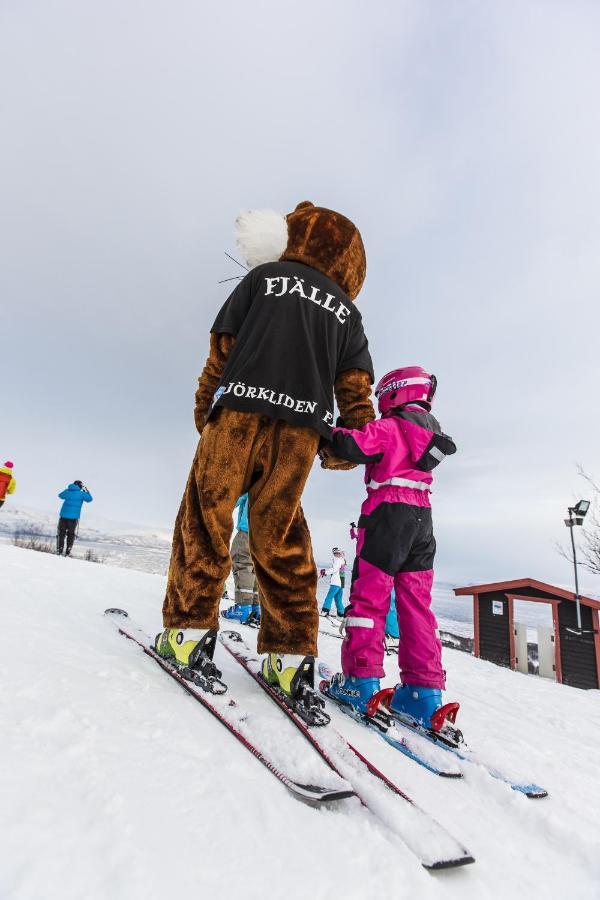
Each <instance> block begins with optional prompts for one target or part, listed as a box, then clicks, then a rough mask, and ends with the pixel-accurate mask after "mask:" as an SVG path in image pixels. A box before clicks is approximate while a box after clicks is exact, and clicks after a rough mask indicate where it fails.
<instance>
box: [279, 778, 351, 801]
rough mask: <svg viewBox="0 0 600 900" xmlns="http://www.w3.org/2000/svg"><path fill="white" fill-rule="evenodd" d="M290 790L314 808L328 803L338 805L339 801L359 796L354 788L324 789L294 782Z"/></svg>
mask: <svg viewBox="0 0 600 900" xmlns="http://www.w3.org/2000/svg"><path fill="white" fill-rule="evenodd" d="M290 790H291V791H292V793H294V794H295V795H296V796H297V797H299V798H300V799H302V800H304V801H305V802H307V803H310V804H311V805H314V806H324V805H326V804H327V803H337V802H338V801H339V800H350V799H352V798H353V797H356V796H357V794H356V793H355V792H354V791H353V790H352V788H350V787H348V788H323V787H318V786H316V785H313V784H300V783H299V782H297V781H293V782H291V784H290Z"/></svg>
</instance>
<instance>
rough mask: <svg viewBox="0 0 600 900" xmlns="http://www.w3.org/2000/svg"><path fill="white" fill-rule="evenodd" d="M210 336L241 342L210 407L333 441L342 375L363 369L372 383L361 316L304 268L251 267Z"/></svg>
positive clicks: (279, 265)
mask: <svg viewBox="0 0 600 900" xmlns="http://www.w3.org/2000/svg"><path fill="white" fill-rule="evenodd" d="M211 331H212V332H214V333H215V334H232V335H234V336H235V338H236V340H235V344H234V345H233V348H232V351H231V355H230V357H229V359H228V361H227V365H226V367H225V371H224V372H223V377H222V378H221V381H220V382H219V386H218V387H217V390H216V391H215V396H214V398H213V408H214V407H215V406H226V407H228V408H230V409H237V410H241V411H242V412H254V413H260V414H261V415H267V416H270V417H271V418H272V419H284V420H285V421H286V422H289V423H290V424H292V425H299V426H304V427H307V428H313V429H314V430H315V431H317V432H319V434H321V435H323V437H325V438H331V428H332V425H333V422H334V412H333V384H334V382H335V379H336V378H337V376H338V375H339V374H340V373H341V372H345V371H347V370H348V369H362V370H364V371H365V372H368V373H369V375H370V377H371V382H373V380H374V375H373V363H372V361H371V355H370V353H369V345H368V341H367V339H366V337H365V333H364V331H363V326H362V318H361V315H360V313H359V311H358V310H357V309H356V307H355V306H354V304H353V303H352V301H350V300H349V299H348V298H347V296H346V295H345V294H344V292H343V291H342V290H341V289H340V288H339V287H338V286H337V285H336V284H335V283H334V282H333V281H332V280H331V279H330V278H327V276H325V275H322V274H321V272H318V271H317V270H316V269H313V268H311V267H309V266H305V265H303V264H302V263H298V262H274V263H265V264H264V265H262V266H257V267H256V268H255V269H252V271H251V272H249V273H248V274H247V275H246V276H245V278H244V280H243V281H241V282H240V284H239V285H238V286H237V287H236V289H235V290H234V292H233V293H232V294H231V296H230V297H229V298H228V299H227V300H226V302H225V303H224V305H223V307H222V308H221V311H220V312H219V314H218V316H217V318H216V319H215V323H214V325H213V327H212V329H211Z"/></svg>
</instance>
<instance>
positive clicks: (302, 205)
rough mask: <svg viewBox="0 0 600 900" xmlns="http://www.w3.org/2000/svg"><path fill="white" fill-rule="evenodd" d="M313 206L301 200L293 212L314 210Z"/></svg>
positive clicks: (307, 201) (308, 201)
mask: <svg viewBox="0 0 600 900" xmlns="http://www.w3.org/2000/svg"><path fill="white" fill-rule="evenodd" d="M314 206H315V204H314V203H311V202H310V200H303V201H302V203H299V204H298V206H297V207H296V209H295V210H294V212H298V210H299V209H314Z"/></svg>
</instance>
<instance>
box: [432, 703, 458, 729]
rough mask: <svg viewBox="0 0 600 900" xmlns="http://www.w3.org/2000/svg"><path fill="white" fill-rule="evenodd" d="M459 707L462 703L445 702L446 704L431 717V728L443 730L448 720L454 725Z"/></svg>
mask: <svg viewBox="0 0 600 900" xmlns="http://www.w3.org/2000/svg"><path fill="white" fill-rule="evenodd" d="M459 709H460V703H445V704H444V706H440V708H439V709H436V711H435V712H434V714H433V715H432V717H431V730H432V731H441V730H442V728H443V727H444V725H445V724H446V721H448V722H450V723H451V724H452V725H454V723H455V722H456V714H457V712H458V710H459Z"/></svg>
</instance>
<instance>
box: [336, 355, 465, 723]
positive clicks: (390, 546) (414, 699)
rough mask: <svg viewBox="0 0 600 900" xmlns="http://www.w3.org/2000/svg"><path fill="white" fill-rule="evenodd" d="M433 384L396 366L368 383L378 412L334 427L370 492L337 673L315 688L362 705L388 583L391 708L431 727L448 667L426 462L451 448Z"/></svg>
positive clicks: (374, 674)
mask: <svg viewBox="0 0 600 900" xmlns="http://www.w3.org/2000/svg"><path fill="white" fill-rule="evenodd" d="M436 384H437V382H436V379H435V376H433V375H429V374H428V373H427V372H425V371H424V370H423V369H422V368H421V367H420V366H410V367H406V368H402V369H396V370H395V371H393V372H390V373H388V374H387V375H385V376H384V377H383V378H382V379H381V381H380V382H379V384H378V385H377V388H376V389H375V396H376V397H377V400H378V405H379V412H380V414H381V418H380V419H376V420H375V421H374V422H369V423H368V424H367V425H365V426H363V427H362V428H360V429H347V428H336V429H334V432H333V450H334V453H335V454H336V455H337V456H339V457H341V458H343V459H347V460H349V461H351V462H355V463H364V464H365V465H366V472H365V483H366V486H367V499H366V500H365V501H364V503H363V505H362V509H361V516H360V519H359V522H358V542H357V555H356V560H355V563H354V571H353V580H352V588H351V592H350V604H349V606H348V608H347V610H346V619H345V629H346V637H345V639H344V643H343V645H342V670H343V672H342V673H341V674H337V675H335V676H334V677H333V678H332V679H331V681H329V682H323V683H322V685H321V687H322V690H323V691H324V692H325V693H326V694H328V695H329V696H331V697H332V698H333V699H335V700H337V701H338V702H341V703H344V704H348V705H350V706H352V707H354V709H355V710H356V711H357V712H359V713H365V712H366V710H367V703H368V701H369V700H370V699H371V698H372V697H373V695H374V694H376V693H378V692H379V689H380V684H379V679H380V678H382V677H383V676H384V674H385V672H384V669H383V654H384V630H385V621H386V616H387V614H388V610H389V605H390V592H391V590H392V587H395V590H396V609H397V615H398V624H399V627H400V635H401V636H400V645H399V651H398V663H399V667H400V673H401V678H402V683H401V684H399V685H397V686H396V688H395V689H394V691H393V695H392V696H391V698H390V699H389V709H390V712H391V713H392V714H394V715H398V717H400V718H402V719H405V720H409V721H410V722H416V723H418V724H420V725H422V726H423V727H425V728H428V729H430V728H434V729H435V730H438V729H439V728H441V727H442V725H443V721H440V719H439V717H437V718H432V717H433V716H434V714H435V712H436V711H437V710H439V709H440V708H441V707H442V689H443V688H444V687H445V672H444V670H443V668H442V659H441V649H442V645H441V643H440V641H439V640H438V637H437V622H436V619H435V616H434V615H433V613H432V612H431V609H430V607H431V588H432V584H433V559H434V555H435V538H434V536H433V526H432V519H431V505H430V501H429V494H430V491H431V483H432V480H433V478H432V475H431V470H432V469H434V468H435V466H437V465H438V464H439V463H440V462H441V461H442V460H443V459H444V458H445V457H446V456H449V455H451V454H453V453H455V452H456V447H455V445H454V442H453V441H452V439H451V438H449V437H448V436H447V435H445V434H443V433H442V431H441V429H440V426H439V423H438V422H437V420H436V419H435V418H434V417H433V416H432V415H431V413H430V410H431V403H432V401H433V397H434V394H435V389H436Z"/></svg>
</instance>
